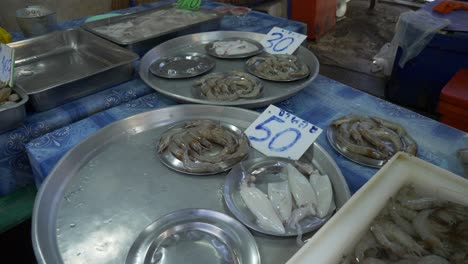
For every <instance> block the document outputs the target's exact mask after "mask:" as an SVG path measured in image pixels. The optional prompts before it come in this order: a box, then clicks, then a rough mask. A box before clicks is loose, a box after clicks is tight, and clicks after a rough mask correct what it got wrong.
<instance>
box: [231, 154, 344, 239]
mask: <svg viewBox="0 0 468 264" xmlns="http://www.w3.org/2000/svg"><path fill="white" fill-rule="evenodd" d="M278 162H281V163H291V164H294V161H291V160H289V159H285V158H277V157H263V158H257V159H252V160H247V161H244V162H242V163H240V164H238V165H237V166H235V167H234V168H232V170H231V171H230V172H229V174H228V175H227V177H226V183H225V185H224V200H225V201H226V204H227V206H228V208H229V210H230V211H231V213H232V214H233V215H234V216H235V217H236V218H237V219H239V221H241V222H242V223H243V224H244V225H246V226H248V227H249V228H251V229H253V230H255V231H257V232H260V233H264V234H267V235H273V236H282V237H288V236H297V235H298V232H297V229H295V228H289V227H286V228H285V231H286V233H284V234H278V233H274V232H271V231H268V230H264V229H263V228H261V227H260V226H259V225H258V224H257V223H256V217H255V216H254V214H252V212H251V211H250V209H249V208H248V207H247V205H246V204H245V202H244V201H243V199H242V197H241V195H240V191H239V186H240V184H241V182H242V181H245V180H247V179H245V176H246V174H245V173H242V170H246V171H248V172H249V175H254V176H255V177H256V181H255V186H256V187H257V188H258V189H260V190H261V191H262V192H263V193H265V194H266V193H268V191H267V190H268V183H272V182H280V181H284V180H285V179H283V178H282V175H280V173H279V172H280V171H281V168H278ZM339 184H340V185H343V186H344V185H346V182H340V183H339ZM332 185H333V189H334V192H335V191H336V190H337V189H338V190H339V189H340V188H341V186H338V185H337V184H336V183H333V182H332ZM335 199H336V198H335V195H334V198H333V200H335ZM337 206H340V205H337ZM333 212H334V210H333V211H330V212H329V214H328V215H327V216H325V217H324V218H318V217H315V216H308V217H306V218H304V219H302V220H301V221H300V222H299V225H300V226H301V231H302V233H303V234H305V233H308V232H311V231H314V230H317V229H318V228H319V227H321V226H322V225H323V224H325V222H326V221H328V219H330V217H331V216H332V215H333Z"/></svg>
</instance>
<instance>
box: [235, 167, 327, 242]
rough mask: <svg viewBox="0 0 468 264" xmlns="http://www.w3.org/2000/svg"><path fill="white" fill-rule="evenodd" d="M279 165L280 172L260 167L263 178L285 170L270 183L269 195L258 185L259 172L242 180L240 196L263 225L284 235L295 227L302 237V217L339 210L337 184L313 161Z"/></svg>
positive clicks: (320, 215) (261, 225)
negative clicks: (321, 172)
mask: <svg viewBox="0 0 468 264" xmlns="http://www.w3.org/2000/svg"><path fill="white" fill-rule="evenodd" d="M278 164H279V166H278V167H279V168H280V170H279V171H274V172H271V171H270V169H266V170H263V169H262V170H260V171H262V175H261V178H262V179H268V177H269V175H270V174H278V173H281V175H280V176H281V181H276V182H269V183H267V189H268V195H266V194H265V193H264V192H262V191H261V190H260V189H258V188H257V187H256V186H255V182H256V180H257V178H258V175H257V176H255V175H256V174H255V173H251V174H250V176H249V177H247V179H246V180H245V181H242V182H241V183H240V195H241V197H242V200H243V201H244V202H245V204H246V205H247V207H248V208H249V210H250V211H251V212H252V213H253V214H254V215H255V217H256V221H257V224H258V226H259V227H260V228H262V229H264V230H266V231H268V232H271V233H274V234H280V235H281V234H285V233H286V232H287V229H292V230H297V233H298V234H299V236H301V235H302V230H301V226H300V223H299V222H300V221H301V220H302V219H304V218H306V217H308V216H314V217H318V218H325V217H327V216H329V215H330V214H331V212H332V211H333V210H334V209H335V202H334V199H333V187H332V184H331V182H330V179H329V178H328V176H327V175H321V174H320V172H319V171H317V170H314V169H313V167H312V165H311V164H308V163H303V162H298V161H296V162H295V164H294V165H292V164H291V163H283V162H279V163H278ZM304 175H307V176H308V178H309V179H307V177H306V176H304ZM299 240H300V238H298V241H299Z"/></svg>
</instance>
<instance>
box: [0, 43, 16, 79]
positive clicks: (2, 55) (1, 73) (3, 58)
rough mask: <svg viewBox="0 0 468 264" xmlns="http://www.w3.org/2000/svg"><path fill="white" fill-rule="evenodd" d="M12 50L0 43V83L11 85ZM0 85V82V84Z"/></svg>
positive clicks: (13, 60)
mask: <svg viewBox="0 0 468 264" xmlns="http://www.w3.org/2000/svg"><path fill="white" fill-rule="evenodd" d="M14 54H15V53H14V50H13V49H12V48H10V47H8V46H7V45H5V44H1V43H0V83H4V84H5V83H6V84H8V85H9V86H10V87H12V86H13V66H14V63H15V59H14V57H15V55H14ZM0 85H1V84H0Z"/></svg>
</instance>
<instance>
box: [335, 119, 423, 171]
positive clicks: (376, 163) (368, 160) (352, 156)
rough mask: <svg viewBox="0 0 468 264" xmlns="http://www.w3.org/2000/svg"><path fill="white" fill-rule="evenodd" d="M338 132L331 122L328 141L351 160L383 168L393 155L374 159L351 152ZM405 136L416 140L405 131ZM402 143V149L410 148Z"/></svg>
mask: <svg viewBox="0 0 468 264" xmlns="http://www.w3.org/2000/svg"><path fill="white" fill-rule="evenodd" d="M362 117H364V118H372V117H368V116H362ZM337 133H338V128H337V127H335V126H333V125H332V124H330V125H329V126H328V128H327V140H328V142H329V143H330V145H331V146H332V147H333V148H334V149H335V150H336V151H337V152H338V153H340V154H341V155H343V156H344V157H346V158H348V159H349V160H351V161H353V162H356V163H358V164H361V165H364V166H369V167H373V168H381V167H382V166H383V165H385V163H386V162H387V161H388V160H390V158H391V157H388V158H385V159H374V158H371V157H366V156H363V155H360V154H357V153H354V152H351V151H349V150H348V149H347V148H346V147H345V146H342V145H341V144H339V140H337V138H336V135H337ZM403 137H405V138H408V139H410V140H411V141H414V140H413V139H412V138H411V136H410V135H408V134H407V133H405V134H404V136H403ZM399 138H400V140H401V138H402V137H399ZM401 143H402V145H403V148H404V149H403V150H402V151H406V149H407V148H408V144H407V143H405V142H404V141H402V142H401ZM416 148H417V146H416ZM392 156H393V155H392Z"/></svg>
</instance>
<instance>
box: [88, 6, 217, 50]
mask: <svg viewBox="0 0 468 264" xmlns="http://www.w3.org/2000/svg"><path fill="white" fill-rule="evenodd" d="M174 6H176V4H174V3H169V4H163V5H161V6H157V7H153V8H149V9H145V10H141V11H137V12H134V13H130V14H125V15H120V16H115V17H111V18H108V19H106V20H107V21H109V24H110V23H111V22H114V21H115V22H116V23H120V22H122V21H126V20H127V19H128V18H129V17H130V18H131V19H133V17H136V16H140V15H142V14H146V13H151V12H154V11H155V10H157V9H169V8H172V7H174ZM198 12H204V13H210V14H213V15H216V16H213V18H211V19H207V20H205V21H201V22H197V23H193V24H190V25H187V26H183V27H179V28H177V29H174V30H169V31H166V32H161V33H159V34H156V35H153V36H149V37H146V38H140V39H135V40H132V41H120V40H119V39H116V38H114V37H112V36H109V35H106V34H102V33H99V32H97V31H96V30H94V28H93V27H92V25H93V24H97V23H98V22H100V21H99V20H97V21H91V22H87V23H84V24H82V25H81V27H82V28H84V29H85V30H87V31H89V32H91V33H93V34H96V35H98V36H100V37H102V38H105V39H107V40H109V41H112V42H113V43H116V44H119V45H132V44H135V43H138V42H141V41H145V40H148V39H152V38H156V37H159V36H162V35H166V34H170V33H173V32H177V31H181V30H184V29H186V28H189V27H193V26H196V25H199V24H203V23H207V22H209V21H212V20H218V19H222V18H223V15H222V14H220V13H217V12H214V11H210V10H207V9H200V10H198Z"/></svg>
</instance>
